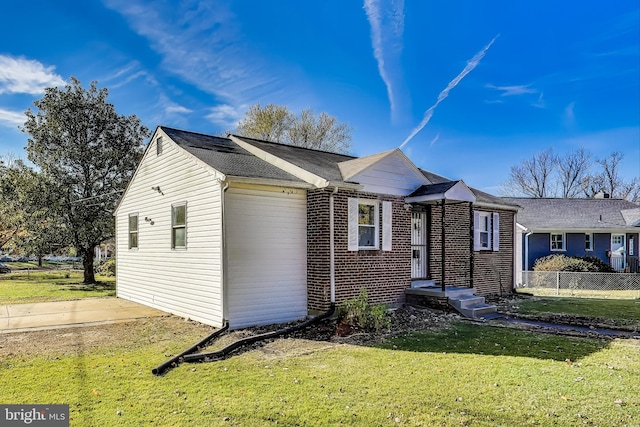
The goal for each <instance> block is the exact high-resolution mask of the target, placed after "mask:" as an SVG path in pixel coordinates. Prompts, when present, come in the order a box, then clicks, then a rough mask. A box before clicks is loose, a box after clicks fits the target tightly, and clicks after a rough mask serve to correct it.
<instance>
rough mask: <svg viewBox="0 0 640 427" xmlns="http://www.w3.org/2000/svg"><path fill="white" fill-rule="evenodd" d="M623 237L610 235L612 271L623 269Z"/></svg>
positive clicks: (624, 255) (624, 254) (621, 235)
mask: <svg viewBox="0 0 640 427" xmlns="http://www.w3.org/2000/svg"><path fill="white" fill-rule="evenodd" d="M624 248H625V235H624V234H612V235H611V267H613V269H614V270H617V271H622V270H624V268H625V257H626V253H625V250H624Z"/></svg>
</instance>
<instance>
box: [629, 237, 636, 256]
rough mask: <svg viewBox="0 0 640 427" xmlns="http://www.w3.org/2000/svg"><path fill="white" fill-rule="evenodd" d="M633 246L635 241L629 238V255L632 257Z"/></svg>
mask: <svg viewBox="0 0 640 427" xmlns="http://www.w3.org/2000/svg"><path fill="white" fill-rule="evenodd" d="M634 245H635V239H634V238H633V237H629V255H631V256H633V255H634Z"/></svg>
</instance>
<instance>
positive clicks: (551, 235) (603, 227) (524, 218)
mask: <svg viewBox="0 0 640 427" xmlns="http://www.w3.org/2000/svg"><path fill="white" fill-rule="evenodd" d="M505 200H507V201H509V202H512V203H516V204H518V205H520V206H521V207H522V209H521V210H520V211H519V212H518V220H517V221H518V224H519V226H520V227H519V232H520V233H521V240H522V244H520V245H518V247H519V248H518V249H519V250H520V251H521V255H520V256H521V259H522V264H523V265H522V267H523V269H524V270H531V269H532V268H533V265H534V263H535V261H536V260H537V259H538V258H540V257H543V256H546V255H550V254H564V255H575V256H593V257H597V258H600V259H601V260H603V261H605V262H607V263H610V264H611V266H612V267H613V268H614V269H615V270H616V271H625V270H628V269H629V267H630V266H631V267H632V268H633V269H635V267H634V266H636V265H637V259H638V244H639V243H640V242H639V241H640V239H639V238H638V234H639V233H640V206H639V205H637V204H635V203H631V202H628V201H626V200H618V199H609V198H596V199H532V198H505Z"/></svg>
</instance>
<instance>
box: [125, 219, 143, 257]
mask: <svg viewBox="0 0 640 427" xmlns="http://www.w3.org/2000/svg"><path fill="white" fill-rule="evenodd" d="M133 217H135V218H136V229H135V230H134V231H132V230H131V218H133ZM133 233H135V235H136V245H135V246H132V245H131V234H133ZM127 246H128V247H129V250H131V249H138V248H139V247H140V215H139V214H138V212H132V213H130V214H129V216H128V219H127Z"/></svg>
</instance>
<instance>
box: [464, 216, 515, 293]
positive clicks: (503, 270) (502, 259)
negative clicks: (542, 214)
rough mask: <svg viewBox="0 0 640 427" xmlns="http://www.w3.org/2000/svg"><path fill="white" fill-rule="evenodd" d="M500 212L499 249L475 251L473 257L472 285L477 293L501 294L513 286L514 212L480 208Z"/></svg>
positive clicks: (509, 290)
mask: <svg viewBox="0 0 640 427" xmlns="http://www.w3.org/2000/svg"><path fill="white" fill-rule="evenodd" d="M477 209H478V210H483V211H485V212H498V213H499V214H500V250H499V251H497V252H494V251H477V252H474V257H473V287H474V288H476V293H477V294H478V295H487V294H503V293H508V292H511V289H512V287H513V280H514V277H513V269H514V265H513V261H514V260H513V251H514V247H513V237H514V236H513V233H514V231H513V227H514V212H512V211H507V210H499V209H482V208H477Z"/></svg>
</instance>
